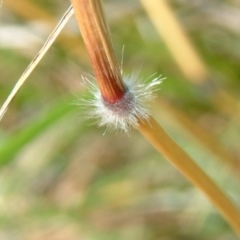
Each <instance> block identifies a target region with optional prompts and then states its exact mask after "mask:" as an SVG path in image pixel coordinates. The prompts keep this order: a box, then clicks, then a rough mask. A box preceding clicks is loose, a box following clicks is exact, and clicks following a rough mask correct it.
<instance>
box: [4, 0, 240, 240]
mask: <svg viewBox="0 0 240 240" xmlns="http://www.w3.org/2000/svg"><path fill="white" fill-rule="evenodd" d="M168 2H169V3H170V5H171V7H172V11H173V13H174V14H175V16H176V17H177V19H178V21H179V23H180V24H181V25H182V26H183V28H184V30H185V32H186V33H187V36H188V38H189V40H190V41H191V42H192V44H193V46H194V51H196V52H197V54H198V55H199V56H200V58H201V61H202V62H203V63H204V65H206V69H207V71H208V74H207V75H206V74H205V75H204V74H203V75H204V77H201V79H200V83H196V81H195V80H196V79H194V78H189V77H186V75H184V74H183V73H182V71H181V69H180V68H179V67H178V65H177V64H176V62H175V59H174V57H173V56H172V54H171V53H170V51H169V50H168V48H167V47H166V42H165V41H163V39H162V38H161V36H159V35H158V33H157V31H156V30H155V28H154V26H153V25H152V23H151V21H150V19H149V17H148V16H147V14H146V12H145V10H144V8H143V6H142V5H141V4H140V2H139V1H136V0H131V1H127V0H125V1H116V0H114V1H104V2H103V3H104V8H105V10H106V15H107V18H108V22H109V25H110V29H111V33H112V40H113V44H114V48H115V50H116V53H117V56H118V59H119V62H121V58H122V57H121V55H122V48H123V45H125V50H124V61H123V70H124V72H125V73H131V72H132V71H139V72H140V76H141V78H142V79H146V78H148V77H149V76H150V75H152V74H153V73H155V72H156V73H157V74H162V75H163V76H164V77H166V78H167V80H165V81H164V82H163V83H162V85H161V90H160V91H159V92H158V94H159V98H157V99H156V101H155V102H154V104H153V105H152V112H153V115H154V116H155V117H156V118H157V119H158V121H159V122H160V123H161V124H162V125H163V126H164V128H165V129H166V130H167V132H168V133H169V134H170V135H171V136H172V137H173V138H174V139H175V141H177V142H178V144H180V145H181V146H182V147H183V149H185V150H186V151H187V152H188V153H189V154H190V155H191V156H192V157H193V158H194V159H195V160H196V162H197V163H198V164H199V165H200V166H201V167H202V168H203V169H204V170H205V171H206V172H207V173H208V174H209V175H210V176H211V177H212V178H213V179H214V180H215V181H216V182H217V183H218V185H219V186H220V187H221V188H222V189H224V190H225V192H227V193H228V195H230V196H231V197H232V199H234V201H235V202H236V203H237V204H238V203H239V201H240V191H239V181H240V180H239V166H240V165H239V154H240V143H239V130H240V128H239V115H240V114H239V109H240V106H239V105H240V104H239V93H240V88H239V86H240V82H239V79H240V78H239V77H240V27H239V26H240V20H239V14H240V11H239V7H240V3H239V1H237V0H236V1H234V0H231V1H230V0H228V1H227V0H224V1H217V0H212V1H206V0H201V1H200V0H194V1H186V0H172V1H168ZM69 4H70V3H69V2H68V1H59V0H52V1H41V0H34V1H33V0H21V1H16V0H5V1H3V4H2V7H1V8H0V20H1V26H0V73H1V74H0V76H1V77H0V102H1V103H3V101H4V100H5V99H6V97H7V96H8V94H9V92H10V91H11V89H12V88H13V86H14V84H15V82H16V80H17V79H18V78H19V76H20V75H21V73H22V72H23V71H24V69H25V68H26V66H27V65H28V63H29V62H30V61H31V60H32V58H33V57H34V56H35V54H36V53H37V52H38V50H39V49H40V47H41V46H42V45H43V43H44V41H45V40H46V38H47V36H48V35H49V33H50V32H51V30H52V29H53V27H54V26H55V25H56V24H57V22H58V20H59V19H60V17H61V15H62V14H63V13H64V12H65V10H66V9H67V7H68V6H69ZM159 19H161V16H159ZM162 24H164V22H162ZM169 32H171V29H169ZM176 42H177V41H176ZM186 64H188V63H187V62H186ZM89 73H92V70H91V66H90V64H89V58H88V56H87V53H86V50H85V47H84V45H83V42H82V39H81V36H80V33H79V30H78V27H77V24H76V22H75V20H74V18H73V19H72V20H71V21H70V22H69V24H68V25H67V27H66V28H65V30H64V31H63V33H62V34H61V36H60V37H59V38H58V40H57V41H56V43H55V44H54V46H53V47H52V48H51V49H50V51H49V52H48V53H47V55H46V56H45V57H44V59H43V60H42V61H41V63H40V64H39V65H38V67H37V68H36V69H35V71H34V72H33V73H32V75H31V76H30V77H29V79H28V81H27V82H26V84H25V85H24V87H23V88H22V89H21V91H20V92H19V93H18V95H17V96H16V98H15V99H14V101H13V102H12V104H11V105H10V108H9V109H8V112H7V113H6V115H5V116H4V118H3V119H2V121H1V124H0V166H1V169H0V239H7V240H8V239H14V240H15V239H16V240H18V239H26V240H27V239H29V240H30V239H31V240H32V239H34V240H35V239H36V240H38V239H39V240H40V239H51V240H65V239H71V240H75V239H84V240H85V239H86V240H89V239H91V240H92V239H94V240H95V239H97V240H99V239H104V240H107V239H109V240H110V239H114V240H121V239H139V240H140V239H148V240H151V239H153V240H155V239H161V240H168V239H184V240H186V239H196V240H198V239H199V240H200V239H205V240H207V239H209V240H210V239H211V240H212V239H220V240H232V239H236V236H235V234H234V233H233V232H232V230H231V229H230V228H229V226H228V225H227V224H226V222H225V221H224V220H223V219H222V217H221V216H220V215H219V213H217V212H216V211H215V209H214V207H213V206H212V205H211V204H210V203H209V202H208V200H207V199H206V198H205V197H204V196H203V195H202V193H201V192H199V191H198V190H196V189H195V188H194V187H193V186H192V185H191V184H189V183H188V182H187V181H186V180H185V179H184V178H183V177H182V176H181V175H180V174H179V173H178V172H177V170H175V168H174V167H173V166H171V165H170V164H169V163H168V162H166V161H165V159H163V158H162V157H161V156H159V154H158V153H156V151H155V150H154V149H153V148H152V146H150V144H149V143H148V142H147V141H146V140H145V139H143V138H142V136H141V135H140V134H139V133H137V132H136V131H134V130H133V131H132V132H130V133H129V135H126V134H124V133H117V134H116V133H115V132H110V133H106V134H105V135H103V133H104V132H105V129H104V128H97V127H96V126H95V125H91V124H89V122H88V121H83V120H82V119H83V118H84V115H85V114H84V112H83V111H82V110H81V108H79V107H78V106H76V105H74V104H72V103H74V102H76V100H77V99H78V98H82V97H83V96H84V95H85V93H84V91H85V89H84V88H83V87H82V85H81V81H82V80H81V75H88V74H89Z"/></svg>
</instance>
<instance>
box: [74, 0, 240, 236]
mask: <svg viewBox="0 0 240 240" xmlns="http://www.w3.org/2000/svg"><path fill="white" fill-rule="evenodd" d="M72 4H73V7H74V10H75V13H76V18H77V21H78V24H79V27H80V31H81V33H82V36H83V39H84V42H85V44H86V47H87V50H88V53H89V55H90V58H91V61H92V65H93V69H94V72H95V75H96V80H97V82H98V85H99V88H100V92H101V94H102V98H103V100H102V101H104V103H105V102H106V101H107V106H105V107H106V108H107V107H109V106H110V110H111V111H115V110H116V109H114V107H115V104H116V103H118V102H119V101H121V98H124V95H126V94H127V93H128V91H129V89H127V88H125V84H124V83H123V81H122V77H121V75H120V70H119V68H118V65H117V63H116V60H115V57H114V52H113V49H112V45H111V42H110V40H109V39H110V38H109V35H108V32H107V27H106V23H105V20H104V16H103V12H102V8H101V4H100V1H99V0H72ZM100 101H101V99H100ZM133 103H134V102H131V104H133ZM117 107H118V106H117ZM125 107H126V106H125ZM123 110H124V109H123ZM131 114H132V113H131ZM104 117H105V116H104ZM106 117H107V116H106ZM135 117H138V125H136V126H138V130H139V131H140V132H141V133H142V134H143V135H144V136H145V137H146V138H147V139H148V140H149V142H150V143H151V144H152V145H153V146H154V147H155V148H156V149H157V150H158V151H159V152H160V153H161V154H163V155H164V156H165V157H166V158H167V159H168V160H169V161H170V162H171V163H172V164H173V165H175V166H176V167H177V168H178V169H179V171H180V172H182V173H183V174H184V175H185V176H186V177H187V178H188V179H189V180H190V181H191V182H192V183H193V184H194V185H195V186H196V187H197V188H199V189H200V190H202V191H203V192H204V193H205V194H206V196H208V198H209V199H210V200H211V201H212V202H213V204H214V205H215V206H216V207H217V208H218V209H219V211H220V212H221V213H222V215H223V216H224V217H225V218H226V220H228V222H229V223H230V225H231V226H232V227H233V228H234V229H235V230H236V232H238V233H239V234H240V213H239V210H238V209H237V207H236V206H235V205H234V204H233V203H232V202H231V200H230V199H229V198H228V197H227V196H226V195H225V194H224V193H223V192H222V191H221V190H220V189H219V188H218V187H217V186H216V184H215V183H214V182H213V181H212V180H211V179H210V178H209V177H208V176H207V175H206V174H205V173H204V171H203V170H201V169H200V168H199V167H198V166H197V165H196V164H195V163H194V161H193V160H192V159H191V158H190V157H189V156H188V155H187V154H186V153H185V152H184V151H183V150H182V149H181V148H180V147H179V146H178V145H177V144H176V143H175V142H174V141H173V140H172V139H171V138H170V137H169V136H168V135H167V133H166V132H165V131H164V130H163V129H162V127H161V126H160V125H159V124H158V123H157V122H156V121H155V120H154V118H153V117H149V116H148V117H146V118H141V117H139V116H138V115H137V116H135Z"/></svg>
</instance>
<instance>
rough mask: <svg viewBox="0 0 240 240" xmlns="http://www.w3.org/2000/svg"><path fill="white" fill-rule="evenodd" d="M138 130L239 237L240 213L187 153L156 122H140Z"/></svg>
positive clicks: (153, 120) (151, 120) (152, 119)
mask: <svg viewBox="0 0 240 240" xmlns="http://www.w3.org/2000/svg"><path fill="white" fill-rule="evenodd" d="M138 129H139V131H140V132H141V133H142V134H143V135H144V136H145V137H146V139H148V140H149V142H150V143H151V144H152V145H153V146H154V147H155V148H156V149H157V150H158V151H159V152H160V153H161V154H162V155H163V156H164V157H165V158H166V159H168V160H169V161H170V162H171V163H172V164H173V165H174V166H175V167H176V168H177V169H178V170H179V171H180V172H181V173H182V174H183V175H184V176H185V177H186V178H187V179H188V180H189V181H190V182H192V183H193V184H194V185H195V186H196V187H197V188H199V189H201V190H202V192H204V193H205V195H206V196H207V197H208V198H209V199H210V200H211V201H212V203H213V204H214V205H215V207H216V208H218V210H219V211H220V212H221V213H222V215H223V216H224V217H225V218H226V219H227V220H228V222H229V223H230V225H231V226H232V227H233V228H234V229H235V230H236V232H237V233H238V234H239V235H240V212H239V210H238V208H237V207H236V206H235V205H234V204H233V203H232V201H231V200H230V199H229V198H228V197H227V196H226V195H225V194H224V193H223V192H222V190H221V189H219V188H218V187H217V186H216V184H215V183H214V182H213V181H212V180H211V179H210V178H209V177H208V176H207V175H206V174H205V172H204V171H203V170H202V169H200V168H199V167H198V165H197V164H196V163H195V162H194V161H193V160H192V159H191V158H190V157H189V156H188V155H187V153H185V152H184V151H183V150H182V149H181V148H180V147H179V146H178V145H177V144H176V143H175V142H174V141H173V140H172V139H171V138H170V137H169V136H168V134H167V133H166V132H165V131H164V129H163V128H162V127H161V126H160V125H159V124H158V123H157V122H156V120H155V119H154V118H152V117H151V118H150V120H149V121H147V122H145V123H143V122H141V123H140V126H139V128H138Z"/></svg>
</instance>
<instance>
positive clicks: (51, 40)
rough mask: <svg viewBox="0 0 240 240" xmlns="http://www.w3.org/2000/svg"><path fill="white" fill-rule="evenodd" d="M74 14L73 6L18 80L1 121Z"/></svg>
mask: <svg viewBox="0 0 240 240" xmlns="http://www.w3.org/2000/svg"><path fill="white" fill-rule="evenodd" d="M73 13H74V11H73V8H72V6H70V7H69V8H68V10H67V11H66V13H65V14H64V15H63V17H62V19H61V20H60V21H59V23H58V25H57V26H56V27H55V29H54V30H53V31H52V33H51V34H50V36H49V37H48V39H47V41H46V42H45V43H44V45H43V47H42V48H41V49H40V51H39V52H38V54H37V55H36V56H35V57H34V58H33V60H32V61H31V63H30V64H29V65H28V67H27V68H26V70H25V71H24V72H23V74H22V75H21V77H20V78H19V79H18V81H17V83H16V85H15V86H14V88H13V89H12V91H11V93H10V94H9V96H8V97H7V99H6V101H5V102H4V103H3V105H2V107H1V109H0V121H1V119H2V117H3V115H4V114H5V112H6V111H7V108H8V106H9V104H10V103H11V101H12V100H13V98H14V97H15V95H16V94H17V92H18V91H19V90H20V88H21V87H22V86H23V84H24V83H25V81H26V80H27V78H28V77H29V75H30V74H31V72H32V71H33V70H34V68H35V67H36V66H37V65H38V63H39V62H40V61H41V59H42V58H43V56H44V55H45V54H46V52H47V51H48V49H49V48H50V47H51V46H52V44H53V43H54V41H55V40H56V38H57V36H58V35H59V33H60V32H61V31H62V29H63V27H64V26H65V25H66V23H67V22H68V20H69V19H70V18H71V17H72V15H73Z"/></svg>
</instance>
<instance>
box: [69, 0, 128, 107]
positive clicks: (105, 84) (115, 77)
mask: <svg viewBox="0 0 240 240" xmlns="http://www.w3.org/2000/svg"><path fill="white" fill-rule="evenodd" d="M72 5H73V7H74V12H75V15H76V18H77V21H78V24H79V27H80V30H81V34H82V36H83V40H84V43H85V45H86V47H87V50H88V53H89V55H90V59H91V62H92V66H93V70H94V73H95V76H96V79H97V81H98V86H99V88H100V91H101V94H102V96H103V98H104V99H105V100H106V101H108V102H111V103H114V102H115V101H117V100H118V99H120V98H121V97H122V96H123V95H124V92H125V86H124V84H123V81H122V77H121V74H120V70H119V68H118V67H117V66H118V65H117V62H116V59H115V56H114V54H113V49H112V44H111V41H110V37H109V35H108V29H107V26H106V23H105V19H104V17H103V14H102V8H101V4H100V2H99V1H98V0H97V1H76V0H72ZM93 12H94V14H92V13H93Z"/></svg>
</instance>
